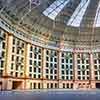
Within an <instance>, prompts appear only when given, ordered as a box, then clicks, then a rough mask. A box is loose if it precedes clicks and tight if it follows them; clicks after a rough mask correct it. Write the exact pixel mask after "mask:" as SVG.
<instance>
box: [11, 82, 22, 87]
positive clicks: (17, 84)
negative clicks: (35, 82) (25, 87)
mask: <svg viewBox="0 0 100 100" xmlns="http://www.w3.org/2000/svg"><path fill="white" fill-rule="evenodd" d="M21 83H22V82H21V81H13V83H12V89H18V87H19V86H20V85H21Z"/></svg>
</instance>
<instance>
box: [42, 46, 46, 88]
mask: <svg viewBox="0 0 100 100" xmlns="http://www.w3.org/2000/svg"><path fill="white" fill-rule="evenodd" d="M42 57H43V58H42V88H44V89H45V88H47V84H46V80H45V79H46V75H45V74H46V72H45V69H46V49H45V48H43V52H42Z"/></svg>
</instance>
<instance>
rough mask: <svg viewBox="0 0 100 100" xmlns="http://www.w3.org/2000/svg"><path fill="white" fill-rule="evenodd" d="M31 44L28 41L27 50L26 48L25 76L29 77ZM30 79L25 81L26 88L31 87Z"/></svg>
mask: <svg viewBox="0 0 100 100" xmlns="http://www.w3.org/2000/svg"><path fill="white" fill-rule="evenodd" d="M30 46H31V44H29V43H27V44H26V50H25V54H26V55H25V62H26V63H25V66H24V67H25V68H24V72H25V78H29V58H30ZM29 85H30V84H29V81H28V80H25V82H24V89H29V87H30V86H29Z"/></svg>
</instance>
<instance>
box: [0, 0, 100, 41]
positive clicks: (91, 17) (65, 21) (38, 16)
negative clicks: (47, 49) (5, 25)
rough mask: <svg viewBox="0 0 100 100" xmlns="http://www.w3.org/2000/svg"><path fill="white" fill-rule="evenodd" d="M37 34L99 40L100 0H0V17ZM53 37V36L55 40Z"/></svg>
mask: <svg viewBox="0 0 100 100" xmlns="http://www.w3.org/2000/svg"><path fill="white" fill-rule="evenodd" d="M1 15H6V16H8V19H9V20H11V22H12V23H13V24H14V25H18V26H21V27H22V28H25V29H28V30H31V32H33V33H37V35H45V36H48V35H51V36H52V38H53V37H55V38H56V39H57V40H59V39H60V38H61V37H62V36H63V37H62V38H64V40H65V41H77V42H78V41H79V42H80V41H83V42H85V41H87V42H91V41H93V42H94V41H95V42H99V39H100V31H99V30H100V28H99V27H100V0H0V16H1ZM55 38H54V39H55Z"/></svg>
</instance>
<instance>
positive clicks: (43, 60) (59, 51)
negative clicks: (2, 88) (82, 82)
mask: <svg viewBox="0 0 100 100" xmlns="http://www.w3.org/2000/svg"><path fill="white" fill-rule="evenodd" d="M6 42H7V45H8V47H7V59H6V60H7V62H6V66H5V76H9V72H10V68H11V67H10V65H11V56H12V55H11V54H12V46H13V44H12V43H13V35H12V34H9V36H8V37H7V41H6ZM30 45H31V43H27V42H26V47H25V48H26V50H25V62H24V64H25V66H24V76H25V81H26V79H27V78H29V77H28V76H29V72H28V71H29V57H30V55H29V54H30ZM61 52H62V51H61V50H58V77H59V78H58V80H57V81H58V84H59V80H60V79H61V71H60V69H59V67H60V65H61ZM77 54H78V52H73V65H74V66H73V67H74V81H73V82H74V88H77V87H78V84H77V82H78V79H77V78H78V73H77V72H78V71H77ZM89 55H90V58H89V59H90V80H89V81H90V85H91V88H94V87H95V81H94V80H95V77H94V61H93V54H92V53H89ZM45 56H46V49H45V48H43V51H42V57H43V59H42V82H44V81H45V67H46V63H45V61H46V57H45ZM42 84H43V83H42ZM25 87H26V83H25V85H24V88H25ZM42 87H43V86H42Z"/></svg>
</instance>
